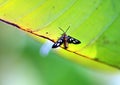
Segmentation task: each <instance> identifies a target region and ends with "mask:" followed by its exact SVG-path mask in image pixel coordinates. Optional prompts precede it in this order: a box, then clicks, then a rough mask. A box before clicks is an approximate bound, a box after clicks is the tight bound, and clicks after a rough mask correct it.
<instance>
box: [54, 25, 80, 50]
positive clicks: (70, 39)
mask: <svg viewBox="0 0 120 85" xmlns="http://www.w3.org/2000/svg"><path fill="white" fill-rule="evenodd" d="M69 28H70V26H69V27H68V28H67V29H66V31H64V30H63V29H61V28H60V27H59V29H60V30H61V31H63V34H62V36H61V37H60V38H59V39H58V40H57V42H55V43H54V44H53V45H52V48H57V47H60V45H62V44H63V45H64V49H67V48H68V44H80V43H81V41H79V40H77V39H75V38H73V37H71V36H69V35H67V34H66V33H67V31H68V29H69Z"/></svg>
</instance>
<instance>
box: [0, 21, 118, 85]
mask: <svg viewBox="0 0 120 85" xmlns="http://www.w3.org/2000/svg"><path fill="white" fill-rule="evenodd" d="M42 45H43V43H40V42H38V41H37V40H34V39H32V38H31V37H30V36H28V35H26V33H25V32H23V31H21V30H18V29H17V28H15V27H12V26H9V25H7V24H4V23H2V22H0V78H1V79H0V80H2V81H1V84H0V85H120V83H119V80H120V75H119V73H113V74H111V73H104V72H100V71H96V70H93V69H90V68H86V67H84V66H81V65H78V64H76V63H74V62H72V61H69V60H67V59H64V58H63V57H61V56H60V55H58V54H57V53H55V52H53V51H52V50H51V51H50V52H49V54H48V55H47V56H44V55H41V54H40V52H39V51H40V48H41V46H42ZM116 75H117V77H116ZM116 78H117V79H116ZM112 80H113V81H112Z"/></svg>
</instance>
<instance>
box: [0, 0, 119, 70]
mask: <svg viewBox="0 0 120 85" xmlns="http://www.w3.org/2000/svg"><path fill="white" fill-rule="evenodd" d="M119 3H120V0H105V1H103V0H91V1H89V0H62V1H61V0H58V1H55V0H49V1H45V0H32V1H29V0H25V1H24V0H18V1H17V0H1V1H0V20H1V21H3V22H5V23H7V24H10V25H13V26H15V27H17V28H19V29H21V30H24V31H27V32H29V33H31V34H33V35H36V36H39V37H42V38H45V39H48V40H51V41H53V42H56V41H57V40H58V38H59V37H60V36H61V33H62V32H61V31H60V30H59V29H58V27H61V28H62V29H63V30H66V29H67V28H68V26H70V29H69V31H68V32H67V34H68V35H70V36H72V37H74V38H76V39H78V40H80V41H81V42H82V43H81V44H79V45H74V44H69V47H68V49H65V50H63V49H60V50H58V52H59V53H60V54H62V55H64V57H65V58H69V59H72V60H74V61H75V62H78V63H81V64H86V65H90V66H96V67H98V66H99V65H101V66H99V67H101V68H102V69H103V68H107V66H106V65H109V66H112V67H115V68H120V57H119V56H120V50H119V49H120V47H119V46H120V41H119V35H120V34H119V32H120V28H119V27H120V25H119V22H120V10H119V9H120V5H119ZM62 48H64V47H63V46H62ZM104 66H105V67H104ZM108 68H109V67H108Z"/></svg>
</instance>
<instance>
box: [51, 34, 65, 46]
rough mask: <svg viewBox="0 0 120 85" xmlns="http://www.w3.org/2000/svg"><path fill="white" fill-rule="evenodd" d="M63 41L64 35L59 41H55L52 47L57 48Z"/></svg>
mask: <svg viewBox="0 0 120 85" xmlns="http://www.w3.org/2000/svg"><path fill="white" fill-rule="evenodd" d="M63 42H64V39H63V36H62V37H60V38H59V39H58V41H57V42H55V43H54V44H53V45H52V48H57V47H59V46H60V45H61V44H62V43H63Z"/></svg>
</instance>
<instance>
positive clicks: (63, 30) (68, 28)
mask: <svg viewBox="0 0 120 85" xmlns="http://www.w3.org/2000/svg"><path fill="white" fill-rule="evenodd" d="M58 28H59V29H60V30H61V31H63V32H64V33H66V32H67V31H68V30H69V28H70V26H69V27H68V28H67V29H66V31H64V30H63V29H62V28H60V27H58Z"/></svg>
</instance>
